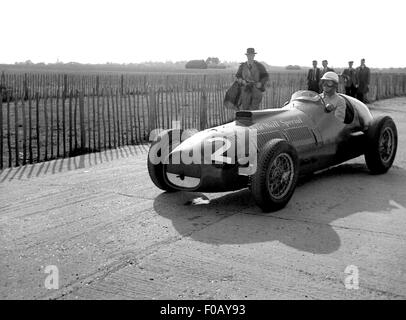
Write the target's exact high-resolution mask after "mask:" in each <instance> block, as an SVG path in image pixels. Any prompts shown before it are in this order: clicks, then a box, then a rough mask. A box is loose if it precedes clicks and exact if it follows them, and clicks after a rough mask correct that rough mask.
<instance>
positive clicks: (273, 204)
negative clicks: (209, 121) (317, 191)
mask: <svg viewBox="0 0 406 320" xmlns="http://www.w3.org/2000/svg"><path fill="white" fill-rule="evenodd" d="M340 95H341V96H342V97H343V98H344V99H345V101H346V114H345V121H344V123H343V122H342V121H340V120H339V119H338V118H336V116H335V114H334V112H328V111H327V109H326V108H325V103H324V101H323V99H322V98H321V97H320V95H318V94H317V93H315V92H313V91H298V92H295V93H294V94H293V95H292V97H291V99H290V101H288V102H287V103H286V104H285V106H283V107H282V108H279V109H265V110H256V111H244V110H243V111H237V112H236V117H235V121H233V122H230V123H227V124H224V125H221V126H217V127H214V128H210V129H206V130H203V131H200V132H196V133H193V132H192V133H190V132H188V131H187V130H185V131H182V130H180V129H170V130H164V131H161V132H160V133H159V134H157V135H156V137H155V138H154V142H153V143H152V145H151V148H150V150H149V154H148V171H149V175H150V177H151V179H152V181H153V182H154V184H155V185H156V186H157V187H159V188H161V189H163V190H166V191H176V190H185V191H201V192H220V191H232V190H238V189H242V188H246V187H249V189H250V190H251V192H252V194H253V197H254V198H255V200H256V203H257V204H258V205H259V206H260V207H261V208H262V210H263V211H266V212H268V211H275V210H279V209H281V208H283V207H284V206H285V205H286V204H287V203H288V202H289V200H290V198H291V196H292V194H293V192H294V190H295V187H296V183H297V179H298V177H299V176H300V175H306V174H309V173H312V172H315V171H319V170H322V169H325V168H328V167H330V166H334V165H337V164H339V163H342V162H344V161H347V160H349V159H352V158H355V157H358V156H360V155H364V156H365V160H366V165H367V167H368V169H369V170H370V172H371V173H372V174H381V173H385V172H387V171H388V170H389V168H390V167H391V166H392V163H393V161H394V158H395V155H396V149H397V139H398V137H397V129H396V125H395V123H394V121H393V119H392V118H391V117H389V116H379V117H376V118H374V117H373V116H372V114H371V113H370V111H369V109H368V107H367V106H366V105H365V104H363V103H362V102H360V101H359V100H357V99H355V98H352V97H350V96H346V95H344V94H340Z"/></svg>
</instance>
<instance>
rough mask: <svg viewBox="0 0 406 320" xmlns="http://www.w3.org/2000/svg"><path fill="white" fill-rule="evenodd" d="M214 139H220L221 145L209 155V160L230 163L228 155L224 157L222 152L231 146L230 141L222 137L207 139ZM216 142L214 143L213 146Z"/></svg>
mask: <svg viewBox="0 0 406 320" xmlns="http://www.w3.org/2000/svg"><path fill="white" fill-rule="evenodd" d="M216 141H221V142H223V145H222V146H221V147H220V148H218V149H217V150H216V151H214V152H213V153H212V155H211V160H212V161H216V162H221V163H224V162H225V163H228V164H230V163H232V159H231V158H230V157H224V156H223V154H224V153H225V152H227V151H228V149H230V147H231V141H230V140H228V139H226V138H224V137H214V138H210V139H208V142H216ZM217 145H218V144H217V143H215V146H217Z"/></svg>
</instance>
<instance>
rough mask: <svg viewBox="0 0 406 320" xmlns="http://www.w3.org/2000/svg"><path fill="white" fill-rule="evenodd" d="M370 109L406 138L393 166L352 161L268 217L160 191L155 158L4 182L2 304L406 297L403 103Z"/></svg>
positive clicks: (106, 155) (226, 201)
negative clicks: (150, 162) (149, 164)
mask: <svg viewBox="0 0 406 320" xmlns="http://www.w3.org/2000/svg"><path fill="white" fill-rule="evenodd" d="M371 110H372V112H373V113H374V114H376V115H377V114H382V113H387V114H389V115H391V116H392V117H393V118H394V119H395V122H396V124H397V126H398V130H399V149H398V154H397V158H396V160H395V163H394V166H393V168H392V169H391V170H390V171H389V172H388V173H387V174H385V175H380V176H373V175H370V174H369V173H368V171H367V169H366V167H365V164H364V159H363V158H362V157H360V158H357V159H355V160H352V161H350V162H347V163H345V164H342V165H339V166H337V167H335V168H332V169H330V170H327V171H324V172H322V173H319V174H317V175H315V176H313V177H312V178H310V179H307V180H306V181H300V183H299V186H298V188H297V189H296V191H295V193H294V195H293V198H292V199H291V201H290V203H289V204H288V206H287V207H286V208H285V209H283V210H281V211H279V212H276V213H271V214H264V213H262V212H261V211H260V210H259V209H258V208H257V207H256V206H255V204H254V202H253V199H252V198H251V195H250V193H249V191H248V190H241V191H238V192H231V193H220V194H198V193H186V192H179V193H175V194H167V193H163V192H161V191H160V190H159V189H157V188H156V187H155V186H154V185H153V184H152V182H151V181H150V179H149V177H148V173H147V169H146V158H147V146H138V147H125V148H121V149H118V150H111V151H107V152H101V153H96V154H91V155H86V156H80V157H76V158H70V159H63V160H56V161H50V162H46V163H40V164H35V165H27V166H24V167H20V168H14V169H6V170H3V171H2V172H1V173H0V259H1V261H0V298H1V299H329V298H331V299H342V298H343V299H364V298H366V299H405V298H406V209H405V207H406V170H405V169H406V153H405V152H406V151H405V150H406V99H405V98H396V99H391V100H386V101H380V102H376V103H374V104H372V105H371ZM194 199H197V200H195V201H193V200H194ZM207 199H208V200H209V201H207ZM199 200H200V201H199ZM201 200H203V201H201ZM346 284H347V288H346Z"/></svg>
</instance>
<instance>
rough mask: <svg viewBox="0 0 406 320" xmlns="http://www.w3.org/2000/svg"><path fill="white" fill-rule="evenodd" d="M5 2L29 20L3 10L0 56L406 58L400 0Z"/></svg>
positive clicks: (293, 61) (399, 63) (382, 62)
mask: <svg viewBox="0 0 406 320" xmlns="http://www.w3.org/2000/svg"><path fill="white" fill-rule="evenodd" d="M247 5H249V6H250V7H252V8H253V9H254V10H256V9H260V10H257V11H256V14H257V16H256V18H255V20H253V19H252V18H251V17H247V19H246V20H244V19H240V18H238V17H243V16H244V14H245V13H246V6H247ZM21 8H24V9H23V10H21ZM2 9H3V12H18V13H19V16H18V18H19V22H20V21H22V23H17V24H16V22H15V15H12V14H8V15H3V17H2V19H0V26H1V27H2V30H8V32H4V33H3V34H2V43H3V44H4V43H5V44H7V45H5V46H3V47H2V51H1V55H0V64H14V63H15V62H23V61H26V60H31V61H33V62H34V63H46V64H48V63H56V61H58V60H59V61H67V62H64V63H69V62H77V63H81V64H106V63H107V62H112V63H114V64H130V63H134V64H140V63H147V62H155V63H165V62H167V61H189V60H195V59H204V60H205V59H206V58H207V57H218V58H219V59H220V60H221V61H230V62H234V61H236V62H243V61H245V60H246V57H245V51H246V48H247V47H254V48H255V49H256V51H257V52H258V54H257V56H256V60H258V61H263V62H265V63H267V64H268V65H270V66H287V65H299V66H308V67H311V62H312V60H314V59H316V60H318V62H319V64H318V65H319V66H321V61H322V60H324V59H327V60H328V61H329V66H331V67H337V68H341V67H346V66H347V62H348V61H349V60H353V61H354V65H355V66H357V65H359V61H360V60H361V58H365V59H366V64H367V66H369V67H371V68H404V67H406V59H405V52H406V48H405V44H404V42H402V41H401V39H402V38H403V35H402V31H403V29H404V26H403V24H402V21H403V17H402V15H403V12H404V11H405V10H404V9H405V5H404V3H403V1H402V0H387V1H385V3H382V2H381V1H376V0H375V1H363V0H358V1H351V0H343V1H341V3H340V5H339V6H334V7H329V6H326V2H325V1H322V0H311V1H308V2H306V3H305V2H304V1H300V0H285V1H283V2H281V1H264V0H252V1H250V2H249V4H248V3H247V2H245V1H242V0H238V1H231V0H223V1H215V0H204V1H203V0H195V1H194V2H193V5H191V3H190V1H186V0H173V1H170V2H169V1H163V0H150V1H148V2H144V1H130V0H116V1H114V4H113V3H112V2H109V1H108V0H103V1H95V0H86V1H83V0H71V1H69V2H68V1H67V0H53V1H52V0H37V1H30V0H14V1H9V2H6V3H4V4H3V5H2ZM326 13H327V14H326ZM359 13H364V14H363V15H361V14H359ZM354 17H356V20H354ZM10 26H12V28H10ZM268 39H269V40H268Z"/></svg>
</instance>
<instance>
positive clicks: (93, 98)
mask: <svg viewBox="0 0 406 320" xmlns="http://www.w3.org/2000/svg"><path fill="white" fill-rule="evenodd" d="M92 106H93V149H94V150H96V100H95V89H94V88H92ZM89 109H90V106H89ZM98 109H99V106H98ZM99 129H100V128H99ZM89 136H90V132H89ZM89 148H90V140H89Z"/></svg>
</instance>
